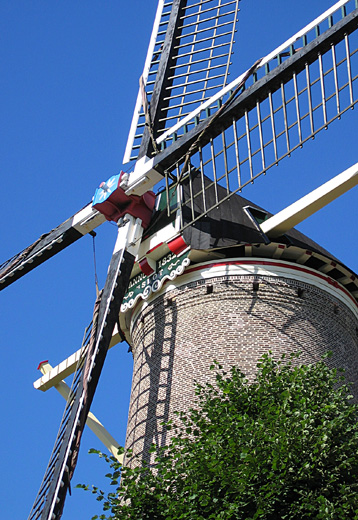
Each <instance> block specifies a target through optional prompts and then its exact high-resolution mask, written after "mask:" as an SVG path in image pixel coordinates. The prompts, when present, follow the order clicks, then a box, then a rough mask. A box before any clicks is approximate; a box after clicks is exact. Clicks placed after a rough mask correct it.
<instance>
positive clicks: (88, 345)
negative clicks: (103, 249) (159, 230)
mask: <svg viewBox="0 0 358 520" xmlns="http://www.w3.org/2000/svg"><path fill="white" fill-rule="evenodd" d="M134 221H135V219H134V218H133V217H130V218H129V221H128V223H127V224H126V226H125V227H126V228H127V230H128V231H127V233H128V234H127V237H128V239H129V243H131V242H132V241H138V240H136V237H135V236H134V235H133V229H134ZM123 234H124V233H123V232H122V233H119V237H118V240H117V244H116V248H115V252H114V254H113V256H112V259H111V263H110V266H109V269H108V275H107V280H106V283H105V286H104V289H103V293H102V296H101V298H100V300H99V301H97V302H96V305H95V310H94V316H93V321H92V327H91V329H90V330H88V329H87V330H86V333H85V338H84V341H83V345H82V355H81V357H80V360H79V363H78V369H77V371H76V373H75V375H74V379H73V385H72V388H71V392H70V396H69V399H68V401H67V405H66V408H65V411H64V414H63V417H62V421H61V425H60V428H59V432H58V435H57V438H56V441H55V445H54V449H53V452H52V455H51V457H50V461H49V464H48V467H47V470H46V472H45V476H44V479H43V481H42V484H41V486H40V490H39V493H38V495H37V497H36V500H35V502H34V505H33V507H32V510H31V512H30V515H29V519H28V520H37V519H41V520H53V519H54V520H56V519H59V518H61V515H62V511H63V507H64V502H65V499H66V495H67V491H68V490H69V488H70V481H71V478H72V475H73V472H74V469H75V467H76V463H77V457H78V451H79V446H80V442H81V437H82V432H83V428H84V426H85V423H86V419H87V415H88V412H89V409H90V406H91V403H92V400H93V396H94V393H95V391H96V388H97V383H98V380H99V377H100V374H101V371H102V367H103V364H104V361H105V358H106V355H107V350H108V347H109V344H110V340H111V338H112V333H113V329H114V326H115V324H116V322H117V320H118V314H119V309H120V306H121V303H122V300H123V297H124V295H125V292H126V290H127V285H128V281H129V277H130V274H131V271H132V268H133V264H134V259H135V256H134V255H133V254H132V253H131V252H130V248H127V247H126V243H125V241H124V242H123V243H121V240H120V239H121V238H122V239H123Z"/></svg>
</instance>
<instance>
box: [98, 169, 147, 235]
mask: <svg viewBox="0 0 358 520" xmlns="http://www.w3.org/2000/svg"><path fill="white" fill-rule="evenodd" d="M122 175H123V172H121V175H120V177H119V181H118V186H117V188H116V189H115V190H114V191H113V193H111V195H110V196H109V197H108V198H107V199H106V200H105V201H103V202H101V203H100V204H95V205H94V206H93V207H94V208H96V209H97V210H98V211H99V212H100V213H102V214H103V215H104V216H105V217H106V219H107V220H113V221H114V222H118V220H119V219H120V218H121V217H124V215H125V214H126V213H129V215H132V216H133V217H135V218H140V219H141V220H142V227H143V229H146V228H147V227H148V226H149V223H150V221H151V218H152V213H153V209H154V205H155V193H153V192H152V191H147V192H146V193H144V194H143V195H142V196H141V197H139V196H138V195H130V196H128V195H126V194H125V192H124V190H123V189H122V188H120V186H119V185H120V182H121V178H122Z"/></svg>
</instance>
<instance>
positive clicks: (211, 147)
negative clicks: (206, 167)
mask: <svg viewBox="0 0 358 520" xmlns="http://www.w3.org/2000/svg"><path fill="white" fill-rule="evenodd" d="M210 151H211V161H212V164H213V176H214V191H215V200H216V203H217V204H218V203H219V199H218V186H217V182H218V181H217V178H216V163H215V151H214V142H213V140H212V139H210Z"/></svg>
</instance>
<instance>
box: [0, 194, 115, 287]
mask: <svg viewBox="0 0 358 520" xmlns="http://www.w3.org/2000/svg"><path fill="white" fill-rule="evenodd" d="M105 220H106V219H105V217H104V216H103V215H102V214H101V213H99V212H98V211H96V210H95V209H93V208H92V204H91V203H90V204H88V205H87V206H85V207H84V208H83V209H81V210H80V211H78V212H77V213H76V214H75V215H73V216H72V217H71V218H69V219H67V220H66V221H65V222H63V223H62V224H60V225H59V226H57V227H56V228H55V229H52V230H51V231H50V232H49V233H45V234H44V235H42V236H41V237H40V238H39V239H38V240H36V242H34V243H33V244H31V245H30V246H28V247H27V248H26V249H24V250H23V251H21V252H20V253H18V254H17V255H15V256H13V257H12V258H10V259H9V260H7V261H6V262H4V263H3V264H1V265H0V291H1V290H2V289H5V287H7V286H8V285H10V284H12V283H13V282H15V281H16V280H18V279H19V278H21V277H22V276H24V275H25V274H26V273H28V272H30V271H32V269H34V268H35V267H37V266H38V265H40V264H42V263H43V262H45V261H46V260H48V259H49V258H51V257H52V256H54V255H56V254H57V253H59V252H60V251H62V250H63V249H65V248H66V247H67V246H69V245H71V244H73V243H74V242H76V241H77V240H78V239H79V238H81V237H83V236H84V235H86V234H87V233H91V232H93V230H94V229H95V228H96V227H97V226H99V225H100V224H102V223H103V222H105Z"/></svg>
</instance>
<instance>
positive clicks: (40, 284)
mask: <svg viewBox="0 0 358 520" xmlns="http://www.w3.org/2000/svg"><path fill="white" fill-rule="evenodd" d="M332 3H333V2H332ZM330 5H331V2H329V1H328V2H327V1H326V0H315V1H314V2H312V0H302V1H301V2H287V0H275V1H273V2H267V0H243V2H242V3H241V13H240V21H239V25H238V33H237V37H236V46H235V54H234V56H233V62H234V65H233V68H232V78H233V77H234V74H235V73H237V74H239V73H240V72H243V71H244V70H246V68H247V67H248V66H250V65H251V64H252V63H253V62H254V61H255V60H256V59H257V58H258V57H261V56H262V55H265V54H267V53H268V52H269V51H271V50H273V49H274V48H275V47H276V46H277V45H278V44H280V43H281V42H282V41H284V40H286V39H287V38H288V37H289V36H291V35H292V34H293V33H294V32H296V31H297V30H299V29H301V27H303V26H304V25H306V24H307V23H308V22H310V21H311V19H313V18H314V17H316V16H317V15H318V14H320V13H321V12H322V11H323V10H325V9H326V8H328V7H329V6H330ZM288 6H290V8H291V9H290V10H289V9H288ZM291 6H292V7H291ZM155 9H156V1H155V0H152V1H148V0H133V1H132V2H125V1H124V0H117V1H115V0H108V1H106V2H104V1H99V0H97V1H95V0H86V1H84V0H78V1H77V2H73V1H70V0H62V1H61V2H55V1H54V0H35V1H32V2H28V1H27V0H2V1H1V2H0V35H1V36H0V63H1V79H0V103H1V109H0V113H1V122H0V125H1V127H0V128H1V139H0V171H1V179H2V191H3V196H2V203H1V206H0V215H1V218H0V232H1V252H0V261H3V260H5V259H7V258H8V257H10V256H12V255H13V254H15V253H16V252H18V251H19V250H21V249H23V248H24V247H26V246H27V245H29V244H30V243H32V242H33V241H34V240H36V239H37V238H38V237H39V236H40V235H41V234H42V233H44V232H46V231H48V230H50V229H52V228H53V227H55V226H57V225H58V224H59V223H61V222H63V221H64V220H65V219H66V218H68V217H69V216H71V215H72V214H73V213H75V212H76V211H77V210H78V209H79V208H80V207H82V206H83V205H84V204H86V203H87V202H88V201H89V200H90V199H91V197H92V195H93V193H94V190H95V188H96V187H97V185H98V184H99V183H100V182H101V181H102V180H106V179H107V178H109V177H110V176H111V175H113V174H115V173H117V172H118V171H119V169H120V168H121V166H122V162H121V161H122V157H123V152H124V147H125V143H126V136H127V133H128V130H129V126H130V121H131V117H132V110H133V106H134V102H135V98H136V94H137V85H138V78H139V76H140V74H141V70H142V67H143V63H144V59H145V54H146V48H147V45H148V41H149V36H150V32H151V26H152V21H153V19H154V14H155ZM356 129H357V110H355V111H350V112H349V113H348V114H346V115H345V116H344V117H343V118H342V120H341V121H340V122H336V123H335V124H334V125H332V127H330V128H329V129H328V130H327V131H325V132H323V133H322V134H321V135H319V136H318V137H317V138H316V139H315V141H314V142H309V143H307V144H306V145H305V147H304V149H303V150H298V151H296V152H295V153H294V154H293V156H292V158H291V159H287V160H285V161H283V162H282V164H281V165H280V166H279V167H277V168H275V169H273V170H272V171H270V172H269V173H268V174H267V176H266V177H265V178H261V179H259V181H258V182H257V183H256V184H255V185H254V186H253V187H249V188H248V190H247V191H246V192H245V193H243V195H244V196H246V197H247V198H251V199H252V200H254V201H255V202H256V203H258V204H261V205H262V206H264V207H266V208H267V209H268V210H270V211H272V212H275V211H277V210H279V209H282V208H283V207H284V206H286V205H287V204H289V203H290V202H293V201H294V200H296V199H297V198H298V197H299V196H302V195H304V194H305V193H307V192H308V191H310V190H311V189H313V188H315V187H317V186H318V185H319V184H321V183H322V182H324V181H326V180H328V179H329V178H331V177H333V176H334V175H336V174H338V173H339V172H340V171H342V170H344V169H345V168H347V167H348V166H351V165H352V164H353V163H355V162H357V160H358V154H357V130H356ZM357 193H358V192H357V189H355V190H352V192H351V193H349V194H346V195H345V196H343V197H341V199H340V200H338V201H337V202H335V203H333V204H332V205H331V206H330V207H329V208H326V209H324V210H322V211H321V212H319V213H318V214H317V215H315V216H314V217H312V218H311V219H309V220H308V221H307V222H305V223H303V224H302V225H301V226H300V229H301V230H302V231H303V232H305V233H306V234H307V235H309V236H310V237H311V238H313V239H314V240H316V241H318V242H319V243H321V245H322V246H324V247H325V248H326V249H328V250H330V251H331V252H332V253H333V254H334V255H335V256H337V257H338V258H340V259H341V260H342V261H343V262H344V263H345V264H347V265H349V266H350V267H351V268H352V269H353V270H355V271H356V272H357V271H358V259H357V254H356V253H357V247H356V241H357V239H358V232H357V226H356V221H357V203H358V196H357ZM115 234H116V229H115V227H114V226H111V225H110V224H106V225H103V226H102V227H101V228H100V229H98V238H97V242H96V244H97V252H98V275H99V279H100V284H101V285H103V283H104V280H105V276H106V269H107V265H108V262H109V259H110V255H111V250H112V247H113V244H114V240H115ZM0 298H1V313H0V322H1V325H0V326H1V329H0V330H1V352H2V363H1V368H0V369H1V383H2V384H1V387H2V399H1V401H0V406H1V417H2V428H1V431H0V436H1V442H0V446H1V448H0V449H1V457H0V460H1V486H0V493H1V510H2V517H3V518H11V519H14V520H17V519H19V520H20V519H23V518H26V517H27V514H28V512H29V510H30V508H31V505H32V502H33V500H34V498H35V495H36V493H37V491H38V488H39V485H40V483H41V480H42V477H43V473H44V471H45V468H46V465H47V462H48V459H49V456H50V453H51V450H52V447H53V442H54V440H55V436H56V433H57V428H58V426H59V422H60V419H61V416H62V411H63V407H64V401H63V400H62V398H61V397H60V396H59V395H58V394H57V393H56V392H55V390H52V391H49V392H47V393H45V394H43V393H41V392H38V391H35V390H34V389H33V387H32V382H33V381H34V380H35V379H37V377H38V376H39V374H38V372H37V371H36V367H37V365H38V363H39V362H40V361H42V360H44V359H49V360H50V362H51V363H52V364H53V365H56V364H57V363H59V362H60V361H62V360H63V359H64V358H66V357H67V356H68V355H70V354H71V353H72V352H73V351H75V350H76V349H78V348H79V347H80V344H81V340H82V334H83V330H84V328H85V326H86V325H87V324H88V323H89V321H90V319H91V315H92V307H93V302H94V298H95V287H94V271H93V259H92V238H91V237H89V236H87V237H85V238H83V239H82V240H81V241H79V242H78V243H76V244H75V245H73V246H72V247H71V248H69V249H67V250H66V251H64V252H62V253H61V254H59V255H57V256H56V257H55V258H53V259H52V260H50V261H49V262H47V263H46V264H44V265H42V266H41V267H39V268H38V269H36V270H35V271H33V272H32V273H31V274H29V275H27V276H26V277H25V278H23V279H21V280H19V281H17V282H16V283H15V284H14V285H12V286H10V287H8V288H7V289H5V290H4V291H3V292H2V293H1V295H0ZM130 381H131V355H130V354H127V347H126V346H125V345H124V346H123V345H119V346H117V347H116V348H115V349H112V351H111V352H110V353H109V356H108V361H107V363H106V366H105V369H104V372H103V374H102V377H101V381H100V385H99V390H98V392H97V395H96V397H95V401H94V404H93V412H94V413H95V414H96V415H98V417H99V418H100V419H101V420H102V422H103V423H104V425H105V426H106V427H107V429H108V430H109V431H110V432H111V433H112V435H113V436H114V437H116V438H117V439H118V441H119V442H121V443H123V442H124V437H125V428H126V421H127V409H128V398H129V390H130ZM91 447H96V448H99V449H101V446H100V443H99V441H97V439H96V438H95V437H94V436H93V434H92V433H91V432H90V431H86V432H85V434H84V439H83V444H82V448H81V453H80V459H79V464H78V467H77V471H76V473H75V476H74V479H73V486H74V485H75V484H76V483H78V482H86V483H96V484H99V485H101V483H102V482H103V480H104V479H103V475H104V473H105V472H106V471H105V470H106V468H105V466H104V464H103V462H102V461H99V460H97V459H96V457H95V456H93V455H87V451H88V449H89V448H91ZM99 510H100V508H99V507H98V505H97V503H96V502H95V501H94V500H93V499H92V497H91V496H90V495H89V494H85V493H84V492H82V491H81V490H74V491H73V496H72V497H69V498H68V499H67V503H66V507H65V513H64V515H63V518H64V520H70V519H73V518H78V519H80V520H82V519H83V520H86V519H89V518H91V516H92V515H93V514H95V513H96V512H98V511H99Z"/></svg>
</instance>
